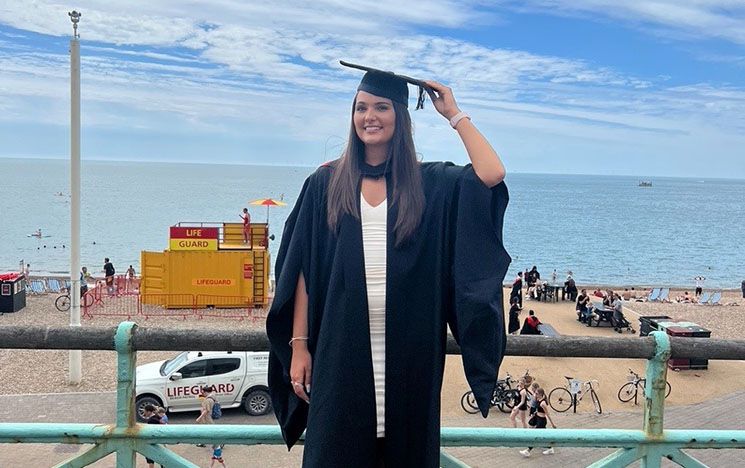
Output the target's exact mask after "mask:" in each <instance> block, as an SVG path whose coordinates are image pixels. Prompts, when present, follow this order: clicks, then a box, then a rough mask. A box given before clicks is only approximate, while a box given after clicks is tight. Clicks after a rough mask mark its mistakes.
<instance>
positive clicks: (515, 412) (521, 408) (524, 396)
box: [510, 377, 529, 429]
mask: <svg viewBox="0 0 745 468" xmlns="http://www.w3.org/2000/svg"><path fill="white" fill-rule="evenodd" d="M517 390H518V391H519V392H520V401H519V402H518V403H517V404H516V405H515V406H514V407H513V408H512V411H510V422H512V427H517V417H518V416H520V420H521V421H522V422H523V428H524V429H527V428H528V420H527V414H528V395H529V392H528V384H527V383H526V382H525V378H524V377H521V378H520V380H518V382H517Z"/></svg>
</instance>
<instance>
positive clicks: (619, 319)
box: [611, 311, 636, 333]
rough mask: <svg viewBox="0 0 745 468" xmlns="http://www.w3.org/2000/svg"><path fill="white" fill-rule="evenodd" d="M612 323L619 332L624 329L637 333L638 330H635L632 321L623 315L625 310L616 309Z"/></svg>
mask: <svg viewBox="0 0 745 468" xmlns="http://www.w3.org/2000/svg"><path fill="white" fill-rule="evenodd" d="M611 324H612V325H613V329H614V330H615V331H617V332H618V333H623V330H626V331H629V332H631V333H636V330H634V327H632V326H631V322H629V321H628V320H626V317H625V316H624V315H623V312H620V311H614V312H613V320H612V322H611Z"/></svg>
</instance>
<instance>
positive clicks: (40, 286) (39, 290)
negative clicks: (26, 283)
mask: <svg viewBox="0 0 745 468" xmlns="http://www.w3.org/2000/svg"><path fill="white" fill-rule="evenodd" d="M31 291H32V292H33V293H34V294H44V293H45V292H46V289H45V288H44V282H43V281H42V280H31Z"/></svg>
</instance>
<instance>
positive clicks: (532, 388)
mask: <svg viewBox="0 0 745 468" xmlns="http://www.w3.org/2000/svg"><path fill="white" fill-rule="evenodd" d="M517 390H518V392H519V395H520V399H519V401H518V402H517V403H516V404H515V406H514V407H513V408H512V411H511V412H510V422H511V423H512V427H514V428H516V427H517V418H518V417H519V418H520V420H521V421H522V425H523V428H524V429H527V428H528V427H530V428H532V429H545V428H546V427H547V425H548V423H551V427H553V428H554V429H556V423H554V420H553V419H552V418H551V411H550V409H549V404H548V397H547V395H546V391H545V390H544V389H543V388H541V386H540V385H539V384H538V382H534V381H532V378H531V379H529V378H528V377H525V376H524V377H521V378H520V380H519V381H518V383H517ZM532 450H533V447H528V448H527V449H525V450H521V451H520V455H522V456H523V457H525V458H528V457H530V454H531V452H532ZM542 453H543V454H544V455H551V454H553V453H554V449H553V447H546V448H545V450H543V452H542Z"/></svg>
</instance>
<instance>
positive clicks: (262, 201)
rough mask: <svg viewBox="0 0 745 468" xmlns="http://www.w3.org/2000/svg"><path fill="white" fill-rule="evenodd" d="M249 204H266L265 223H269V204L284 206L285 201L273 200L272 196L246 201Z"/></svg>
mask: <svg viewBox="0 0 745 468" xmlns="http://www.w3.org/2000/svg"><path fill="white" fill-rule="evenodd" d="M248 203H249V204H250V205H255V206H266V223H267V224H269V207H270V206H286V205H287V203H285V202H283V201H280V200H274V199H272V198H260V199H258V200H254V201H252V202H248Z"/></svg>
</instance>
